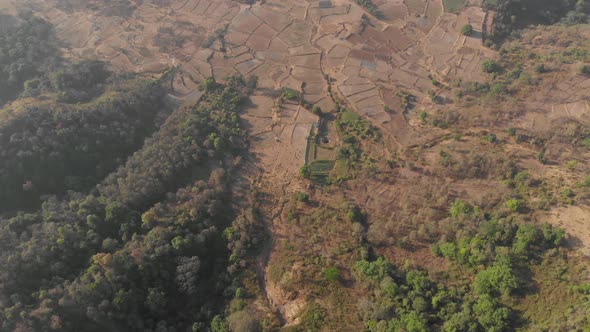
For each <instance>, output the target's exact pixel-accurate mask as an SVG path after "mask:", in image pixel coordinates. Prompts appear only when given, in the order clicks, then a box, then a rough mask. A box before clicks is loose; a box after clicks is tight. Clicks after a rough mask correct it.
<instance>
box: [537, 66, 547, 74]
mask: <svg viewBox="0 0 590 332" xmlns="http://www.w3.org/2000/svg"><path fill="white" fill-rule="evenodd" d="M545 72H547V68H545V65H544V64H542V63H540V64H538V65H536V66H535V73H537V74H542V73H545Z"/></svg>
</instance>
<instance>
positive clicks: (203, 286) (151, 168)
mask: <svg viewBox="0 0 590 332" xmlns="http://www.w3.org/2000/svg"><path fill="white" fill-rule="evenodd" d="M246 95H247V89H246V87H245V84H244V81H243V80H241V79H239V78H234V79H230V80H228V82H227V83H226V84H225V85H221V84H216V83H213V84H212V85H211V86H208V87H207V90H206V93H205V95H204V97H203V98H202V100H201V101H200V102H199V103H198V104H197V106H195V107H183V108H179V109H178V110H176V111H174V113H173V114H172V115H171V116H170V117H169V118H168V120H167V121H166V122H165V123H164V124H163V125H162V127H161V128H160V130H159V131H158V132H157V133H156V134H154V136H152V137H151V138H149V139H148V140H146V142H145V144H144V145H143V147H142V148H141V149H139V150H138V151H137V152H135V153H134V154H133V155H132V156H131V157H130V158H129V160H128V161H127V162H126V163H125V164H124V165H122V166H121V167H120V168H119V169H118V170H117V171H115V172H113V173H112V174H111V175H109V176H108V177H107V178H106V179H105V180H103V181H102V182H101V183H100V184H99V185H98V186H97V190H93V191H92V192H91V193H90V194H82V193H80V194H73V193H72V194H70V195H68V197H64V198H63V199H57V198H50V199H48V200H46V201H45V202H44V203H43V206H42V208H41V210H40V211H39V212H29V213H19V214H18V215H17V216H15V217H12V218H8V219H5V220H2V229H1V230H0V234H1V235H0V236H2V241H1V243H2V255H1V257H0V260H1V264H2V266H4V267H6V268H4V269H2V275H1V276H0V294H1V296H2V301H1V303H2V311H1V315H2V316H1V317H2V321H3V328H4V329H6V330H11V329H14V328H17V327H18V328H25V327H32V328H34V329H35V330H47V329H54V330H67V331H73V330H80V329H81V330H84V331H104V330H105V329H108V330H110V331H128V330H129V329H130V328H131V329H132V330H143V329H148V330H150V329H156V328H157V327H158V328H163V327H166V326H168V327H176V328H178V329H179V330H184V329H185V328H186V327H187V326H192V324H194V323H197V325H198V324H199V322H202V323H203V324H204V323H205V322H208V320H209V319H210V318H211V317H210V316H211V313H213V312H215V309H216V306H217V305H218V304H219V303H222V302H220V301H222V299H223V290H224V288H225V287H226V286H227V284H226V282H227V280H226V279H224V278H223V277H222V276H223V275H224V274H225V272H224V271H225V268H226V264H227V251H226V246H225V241H224V240H223V239H222V233H221V231H222V230H223V229H224V228H225V227H227V226H229V225H230V224H231V218H232V213H231V210H228V209H227V206H228V204H229V203H228V199H229V196H228V193H227V185H226V181H227V178H228V176H229V173H228V172H229V171H230V170H231V157H232V156H235V155H236V153H238V152H239V151H240V149H241V148H242V147H243V144H244V141H243V137H242V136H243V135H242V132H241V129H240V128H239V124H238V120H237V119H238V118H237V114H236V112H237V111H238V107H239V105H240V104H241V103H242V101H243V99H244V98H245V97H246ZM115 137H116V136H115ZM227 162H229V164H226V163H227ZM170 192H176V193H175V194H168V195H165V194H166V193H170ZM156 202H159V203H158V204H156V205H153V204H154V203H156ZM151 206H153V207H151ZM150 207H151V208H150ZM216 299H217V300H216Z"/></svg>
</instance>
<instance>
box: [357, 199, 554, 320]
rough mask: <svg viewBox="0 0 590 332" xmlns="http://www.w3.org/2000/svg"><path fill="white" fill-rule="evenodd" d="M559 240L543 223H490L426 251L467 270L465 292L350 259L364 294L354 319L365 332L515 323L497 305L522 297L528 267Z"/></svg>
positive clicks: (461, 208)
mask: <svg viewBox="0 0 590 332" xmlns="http://www.w3.org/2000/svg"><path fill="white" fill-rule="evenodd" d="M452 210H453V211H452V213H453V215H454V217H455V218H456V217H460V216H461V215H464V214H468V213H473V207H471V206H469V205H468V204H466V203H464V202H461V201H458V203H456V204H454V205H453V209H452ZM564 237H565V233H564V231H563V230H561V229H557V228H554V227H552V226H551V225H548V224H545V225H543V226H540V227H539V226H536V225H532V224H522V223H520V224H519V223H516V222H514V221H513V220H512V219H492V220H489V221H485V222H483V223H482V224H481V226H480V229H479V230H477V231H475V232H474V233H473V234H470V235H466V236H463V237H461V238H457V239H455V240H452V241H443V242H440V243H437V244H435V245H433V251H434V253H435V254H437V255H439V256H442V257H445V258H447V259H449V260H452V261H454V262H456V263H457V264H460V265H463V266H465V267H466V268H467V269H468V271H469V270H473V271H474V282H473V283H472V284H470V285H465V286H453V287H446V286H443V285H442V284H441V283H437V282H435V281H433V280H432V279H430V278H429V277H428V276H427V275H426V273H424V272H421V271H419V270H415V269H410V268H407V269H406V268H405V269H398V268H396V267H394V266H393V265H392V264H391V263H389V262H388V261H387V260H385V259H384V258H383V257H379V258H377V259H376V260H374V261H367V260H361V261H358V262H357V263H356V266H355V269H356V271H357V272H358V273H359V274H360V275H361V280H364V281H365V282H367V283H368V285H369V288H370V290H371V291H370V293H369V296H370V298H369V299H367V300H363V301H361V303H360V314H361V315H362V317H363V319H364V321H365V323H366V324H367V327H368V329H369V330H370V331H400V330H402V331H504V330H507V329H509V328H510V327H511V326H515V324H516V322H517V321H518V320H519V319H520V318H519V317H518V312H515V311H513V310H512V309H510V308H509V307H506V306H505V305H504V304H503V303H502V301H501V299H502V298H503V297H510V296H517V295H518V294H524V293H526V290H527V289H528V288H527V287H526V284H527V283H528V281H527V280H525V279H526V275H530V272H529V273H525V272H526V270H527V269H528V268H529V267H530V264H532V263H533V262H535V261H538V259H539V258H540V257H541V256H542V255H543V253H544V252H545V251H547V250H549V249H554V248H558V247H559V246H560V245H561V244H562V242H563V239H564Z"/></svg>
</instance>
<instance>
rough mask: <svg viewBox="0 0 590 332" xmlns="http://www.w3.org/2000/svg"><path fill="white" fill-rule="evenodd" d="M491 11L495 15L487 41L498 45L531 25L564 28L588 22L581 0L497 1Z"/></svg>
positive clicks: (588, 6)
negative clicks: (557, 24) (549, 25)
mask: <svg viewBox="0 0 590 332" xmlns="http://www.w3.org/2000/svg"><path fill="white" fill-rule="evenodd" d="M490 3H491V1H487V4H486V5H487V6H490V7H495V9H496V10H498V15H497V16H496V18H495V20H494V27H493V30H492V31H491V34H490V36H489V37H490V38H491V39H492V40H494V41H495V42H499V41H501V40H503V39H504V38H506V37H507V36H508V35H510V33H511V32H512V31H515V30H517V29H521V28H524V27H526V26H528V25H532V24H555V23H558V22H563V23H565V24H579V23H587V22H588V21H589V13H590V4H589V3H588V2H587V1H584V0H557V1H555V0H500V1H497V2H496V3H497V4H496V5H491V4H490Z"/></svg>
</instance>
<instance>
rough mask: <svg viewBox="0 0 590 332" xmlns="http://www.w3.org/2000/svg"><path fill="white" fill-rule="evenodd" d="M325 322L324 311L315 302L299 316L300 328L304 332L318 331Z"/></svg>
mask: <svg viewBox="0 0 590 332" xmlns="http://www.w3.org/2000/svg"><path fill="white" fill-rule="evenodd" d="M325 321H326V309H324V308H322V307H321V306H320V305H319V304H318V303H317V302H312V303H310V304H308V305H307V306H306V307H305V309H304V310H303V314H302V315H301V327H302V329H303V330H304V331H318V330H320V328H321V327H322V326H323V325H324V323H325Z"/></svg>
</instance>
